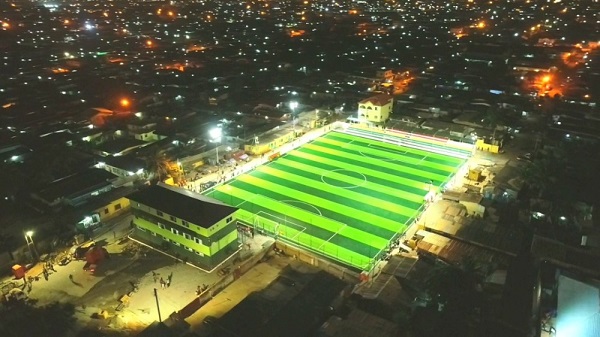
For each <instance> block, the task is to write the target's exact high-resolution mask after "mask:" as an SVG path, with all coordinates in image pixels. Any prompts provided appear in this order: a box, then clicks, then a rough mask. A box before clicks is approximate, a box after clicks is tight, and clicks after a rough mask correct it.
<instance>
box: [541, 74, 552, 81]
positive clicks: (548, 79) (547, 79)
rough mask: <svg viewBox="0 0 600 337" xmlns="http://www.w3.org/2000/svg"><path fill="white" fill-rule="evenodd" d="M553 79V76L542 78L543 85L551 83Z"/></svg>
mask: <svg viewBox="0 0 600 337" xmlns="http://www.w3.org/2000/svg"><path fill="white" fill-rule="evenodd" d="M551 79H552V76H550V75H546V76H544V77H542V83H548V82H550V80H551Z"/></svg>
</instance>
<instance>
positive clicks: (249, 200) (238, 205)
mask: <svg viewBox="0 0 600 337" xmlns="http://www.w3.org/2000/svg"><path fill="white" fill-rule="evenodd" d="M226 194H229V193H226ZM257 196H258V194H255V195H254V196H253V197H252V198H250V199H248V200H244V201H242V202H240V203H239V204H237V205H235V206H234V207H236V208H240V206H241V205H243V204H245V203H247V202H253V201H254V199H256V197H257Z"/></svg>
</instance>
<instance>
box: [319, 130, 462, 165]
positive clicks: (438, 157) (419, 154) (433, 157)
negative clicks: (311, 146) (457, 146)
mask: <svg viewBox="0 0 600 337" xmlns="http://www.w3.org/2000/svg"><path fill="white" fill-rule="evenodd" d="M376 137H377V138H381V139H388V140H389V139H390V138H394V140H393V141H396V142H400V144H401V143H402V142H403V141H406V140H405V139H403V138H398V137H394V136H387V135H382V134H377V135H376ZM324 138H328V139H330V138H332V139H337V140H339V141H342V142H343V141H347V142H350V141H352V143H357V144H359V145H363V146H365V147H368V146H369V144H372V143H377V145H379V146H381V147H386V148H389V149H394V150H402V151H406V153H407V154H412V155H414V157H415V158H423V157H425V156H427V159H428V161H430V162H432V163H438V164H442V165H450V166H453V165H457V166H458V165H459V163H460V162H462V161H463V160H462V159H460V158H456V157H451V156H445V155H442V154H439V153H435V152H429V151H425V150H420V149H415V148H413V147H409V146H402V145H398V144H393V143H388V142H385V141H378V140H374V139H368V138H361V137H359V136H354V135H350V134H346V133H341V132H331V133H328V134H327V135H326V136H324ZM429 145H431V144H429ZM439 148H440V149H443V150H445V148H443V147H441V146H439ZM451 151H452V150H451Z"/></svg>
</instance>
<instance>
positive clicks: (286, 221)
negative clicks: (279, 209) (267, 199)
mask: <svg viewBox="0 0 600 337" xmlns="http://www.w3.org/2000/svg"><path fill="white" fill-rule="evenodd" d="M261 213H262V214H268V215H269V216H270V217H273V218H275V219H278V220H282V221H281V222H282V223H284V224H285V225H286V226H287V225H289V224H291V225H294V226H297V227H298V228H302V232H303V231H305V230H306V227H304V226H302V225H299V224H297V223H293V222H292V221H290V220H288V219H287V218H282V217H278V216H277V215H275V214H271V213H269V212H265V211H258V213H256V215H258V216H260V217H261V218H263V219H266V220H269V221H271V222H274V223H276V224H278V225H280V223H279V222H277V221H276V220H272V219H270V218H267V217H264V216H261V215H260V214H261ZM288 227H292V226H288ZM292 228H293V227H292Z"/></svg>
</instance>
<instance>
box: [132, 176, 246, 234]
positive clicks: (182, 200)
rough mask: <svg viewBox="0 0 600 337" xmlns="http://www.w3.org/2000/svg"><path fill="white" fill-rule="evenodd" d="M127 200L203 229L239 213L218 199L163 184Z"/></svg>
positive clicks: (134, 194) (133, 195)
mask: <svg viewBox="0 0 600 337" xmlns="http://www.w3.org/2000/svg"><path fill="white" fill-rule="evenodd" d="M127 198H128V199H129V200H131V201H133V202H139V203H141V204H144V205H146V206H149V207H152V208H154V209H156V210H159V211H162V212H165V213H167V214H169V215H172V216H175V217H178V218H180V219H183V220H186V221H189V222H191V223H193V224H195V225H198V226H200V227H203V228H209V227H211V226H213V225H214V224H215V223H217V222H219V221H221V220H223V219H225V218H226V217H228V216H229V215H231V214H233V213H234V212H235V211H237V208H235V207H231V206H228V205H226V204H224V203H222V202H220V201H219V200H217V199H213V198H209V197H207V196H204V195H202V194H199V193H195V192H192V191H189V190H186V189H182V188H178V187H173V186H168V185H165V184H162V183H159V184H158V185H153V186H151V187H149V188H147V189H144V190H141V191H138V192H135V193H133V194H130V195H129V196H127Z"/></svg>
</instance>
